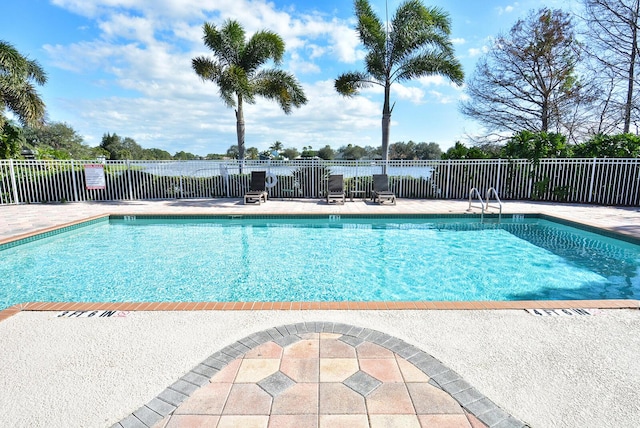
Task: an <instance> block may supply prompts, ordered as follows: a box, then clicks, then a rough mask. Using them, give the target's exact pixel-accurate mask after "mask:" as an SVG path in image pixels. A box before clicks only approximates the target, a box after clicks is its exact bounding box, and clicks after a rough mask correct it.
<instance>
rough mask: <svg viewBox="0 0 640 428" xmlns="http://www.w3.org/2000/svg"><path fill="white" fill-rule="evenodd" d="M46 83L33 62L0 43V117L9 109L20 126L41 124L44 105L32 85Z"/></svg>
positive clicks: (5, 44) (43, 74)
mask: <svg viewBox="0 0 640 428" xmlns="http://www.w3.org/2000/svg"><path fill="white" fill-rule="evenodd" d="M46 81H47V75H46V73H45V71H44V69H43V68H42V67H41V66H40V64H38V62H37V61H35V60H30V59H28V58H27V57H25V56H23V55H22V54H20V52H18V50H17V49H16V48H15V47H14V46H13V45H11V44H10V43H7V42H4V41H0V115H1V114H2V112H4V110H5V109H9V110H10V111H12V112H13V113H14V114H15V115H16V116H17V117H18V119H19V120H20V122H21V123H22V124H24V125H32V126H38V125H39V124H41V123H44V117H45V104H44V102H43V101H42V99H41V98H40V95H39V94H38V92H37V91H36V89H35V86H34V85H33V84H32V82H35V83H36V84H40V85H43V84H44V83H46Z"/></svg>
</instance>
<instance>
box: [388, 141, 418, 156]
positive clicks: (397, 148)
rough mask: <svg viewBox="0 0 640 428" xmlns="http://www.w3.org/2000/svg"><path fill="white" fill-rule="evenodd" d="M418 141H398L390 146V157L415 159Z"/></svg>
mask: <svg viewBox="0 0 640 428" xmlns="http://www.w3.org/2000/svg"><path fill="white" fill-rule="evenodd" d="M415 158H416V143H414V142H413V141H409V142H408V143H405V142H398V143H394V144H391V145H390V146H389V159H410V160H411V159H415Z"/></svg>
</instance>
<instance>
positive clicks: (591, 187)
mask: <svg viewBox="0 0 640 428" xmlns="http://www.w3.org/2000/svg"><path fill="white" fill-rule="evenodd" d="M596 160H597V158H593V166H592V167H591V180H590V181H591V182H590V183H589V198H588V199H587V201H588V202H589V203H591V195H593V181H594V179H595V177H596Z"/></svg>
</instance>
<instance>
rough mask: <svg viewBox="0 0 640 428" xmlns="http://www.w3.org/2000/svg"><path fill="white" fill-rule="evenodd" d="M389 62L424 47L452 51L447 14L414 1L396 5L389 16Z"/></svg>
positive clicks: (405, 56) (407, 56)
mask: <svg viewBox="0 0 640 428" xmlns="http://www.w3.org/2000/svg"><path fill="white" fill-rule="evenodd" d="M392 28H393V31H392V32H391V34H390V44H391V46H392V48H391V62H392V63H394V64H398V63H401V62H403V61H404V60H405V59H406V58H409V57H411V56H412V55H414V54H416V52H419V51H421V50H423V49H425V48H433V49H439V50H442V51H447V52H453V46H452V45H451V41H450V39H449V36H450V31H451V30H450V23H449V17H448V15H447V14H446V13H445V12H443V11H441V10H440V9H438V8H427V7H425V6H424V5H422V3H420V2H419V1H417V0H409V1H406V2H404V3H403V4H401V5H400V7H399V8H398V10H397V11H396V14H395V15H394V17H393V19H392Z"/></svg>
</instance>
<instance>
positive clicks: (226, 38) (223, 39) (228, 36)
mask: <svg viewBox="0 0 640 428" xmlns="http://www.w3.org/2000/svg"><path fill="white" fill-rule="evenodd" d="M202 29H203V32H204V36H203V37H202V40H203V41H204V44H205V46H206V47H208V48H209V49H211V50H212V51H213V53H214V54H215V55H216V57H218V58H219V59H220V60H221V61H222V62H223V63H225V64H233V63H235V62H238V58H239V56H240V52H241V51H242V49H244V43H245V39H244V38H245V34H244V29H243V28H242V26H241V25H240V24H239V23H238V22H237V21H233V20H227V21H225V22H224V24H223V25H222V27H220V28H219V29H218V28H217V27H216V26H215V25H213V24H210V23H208V22H205V23H204V25H203V27H202Z"/></svg>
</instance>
